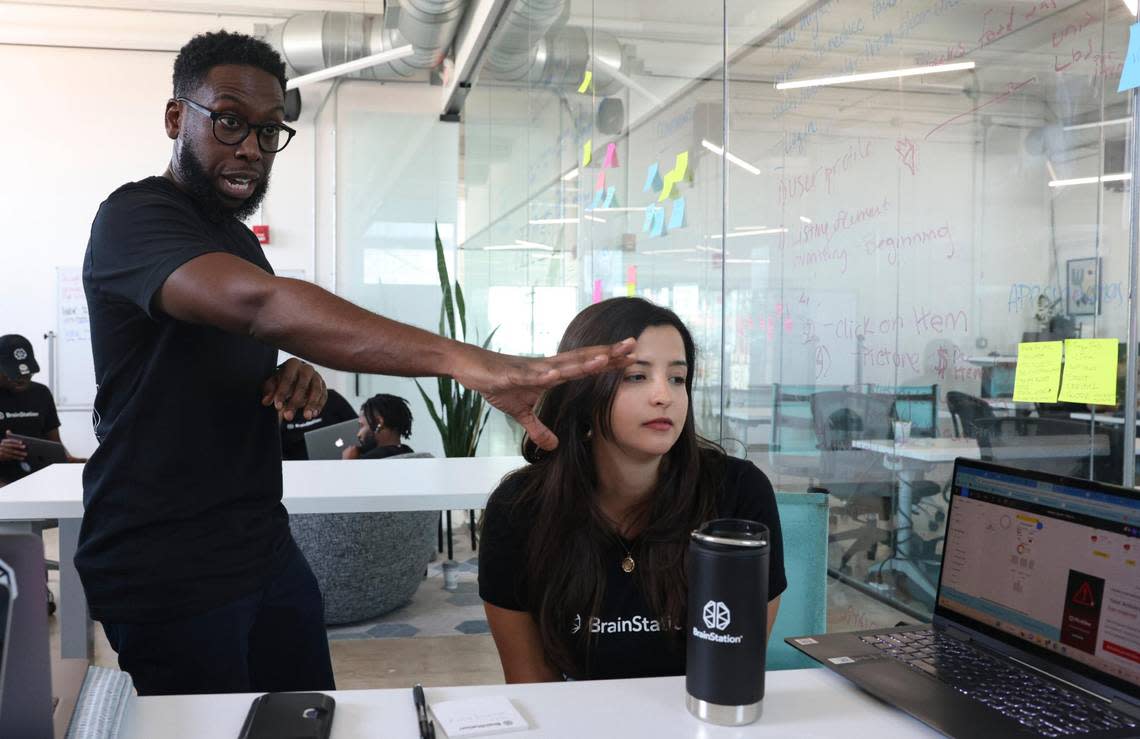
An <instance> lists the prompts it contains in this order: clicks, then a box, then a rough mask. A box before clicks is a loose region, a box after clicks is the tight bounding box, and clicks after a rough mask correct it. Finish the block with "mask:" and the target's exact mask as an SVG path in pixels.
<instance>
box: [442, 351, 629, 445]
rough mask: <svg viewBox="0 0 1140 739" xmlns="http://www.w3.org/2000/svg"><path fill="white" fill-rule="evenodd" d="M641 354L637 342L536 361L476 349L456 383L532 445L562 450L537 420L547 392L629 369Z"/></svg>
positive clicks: (457, 370)
mask: <svg viewBox="0 0 1140 739" xmlns="http://www.w3.org/2000/svg"><path fill="white" fill-rule="evenodd" d="M636 348H637V342H636V341H635V340H634V339H632V338H630V339H626V340H625V341H622V342H620V343H618V344H612V345H609V346H605V345H603V346H588V347H585V348H582V349H575V350H574V351H570V352H564V353H562V354H556V355H554V356H553V357H546V358H542V359H531V358H527V357H514V356H511V355H508V354H497V353H495V352H488V351H484V350H482V349H477V348H475V347H472V349H474V351H473V352H472V354H471V355H470V356H469V357H467V356H465V357H464V359H463V361H461V362H460V363H459V365H460V366H458V367H457V368H456V372H455V374H454V377H455V379H456V380H458V381H459V382H460V383H461V384H462V385H463V386H464V387H469V388H471V389H472V390H475V391H477V392H479V393H481V394H482V395H483V397H484V398H486V399H487V402H488V403H490V404H491V405H493V406H495V407H496V408H498V409H499V410H501V411H502V412H503V413H506V414H507V415H509V416H511V417H512V418H514V419H515V420H516V421H518V422H519V423H520V424H522V427H523V428H524V429H525V430H526V433H527V435H528V436H530V438H531V440H533V441H534V443H535V444H537V445H538V446H539V447H540V448H542V449H546V450H547V451H549V450H551V449H554V448H555V447H557V446H558V437H556V436H555V435H554V432H553V431H551V430H550V429H548V428H547V427H546V426H545V425H544V424H543V423H542V422H541V421H539V420H538V416H536V415H535V414H534V408H535V405H537V403H538V400H539V398H540V397H541V396H542V393H543V391H544V390H547V389H549V388H552V387H554V386H555V385H560V384H562V383H563V382H566V381H567V380H576V379H578V378H580V377H585V376H587V375H594V374H598V373H599V372H608V371H611V370H619V369H624V368H626V367H628V366H629V365H631V364H633V361H634V356H633V352H634V350H635V349H636Z"/></svg>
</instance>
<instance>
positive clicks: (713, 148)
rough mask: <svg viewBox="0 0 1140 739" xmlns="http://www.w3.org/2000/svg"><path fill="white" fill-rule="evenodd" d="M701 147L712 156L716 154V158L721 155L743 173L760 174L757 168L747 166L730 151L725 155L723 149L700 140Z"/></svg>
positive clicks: (746, 163)
mask: <svg viewBox="0 0 1140 739" xmlns="http://www.w3.org/2000/svg"><path fill="white" fill-rule="evenodd" d="M701 146H703V147H705V148H706V149H708V150H709V151H711V152H712V153H713V154H716V155H717V156H721V155H722V154H723V155H724V158H725V159H727V160H728V161H730V162H732V163H733V164H735V165H736V166H738V167H740V168H741V169H743V170H744V171H745V172H751V173H752V174H760V168H759V167H754V166H753V165H751V164H749V163H748V162H746V161H744V160H743V159H741V158H740V157H738V156H736V155H735V154H733V153H732V152H731V151H730V152H728V153H727V154H725V153H724V149H723V148H721V147H719V146H717V145H716V144H714V143H713V142H711V141H709V140H708V139H701Z"/></svg>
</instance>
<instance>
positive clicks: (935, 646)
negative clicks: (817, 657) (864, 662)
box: [860, 630, 1136, 737]
mask: <svg viewBox="0 0 1140 739" xmlns="http://www.w3.org/2000/svg"><path fill="white" fill-rule="evenodd" d="M860 638H861V639H862V640H863V641H864V642H866V643H867V644H870V645H872V646H874V647H877V648H878V649H881V650H882V651H883V652H884V653H885V654H887V655H889V656H891V657H894V658H895V659H897V660H900V661H902V662H905V663H906V664H908V665H910V666H911V667H913V668H914V669H916V670H921V671H922V672H925V673H927V674H928V675H930V676H932V677H934V678H936V679H938V680H940V681H942V682H944V683H946V684H947V685H949V686H950V687H952V688H954V689H955V690H957V691H958V692H959V693H962V694H964V695H966V696H968V697H970V698H973V699H974V700H976V701H978V702H979V703H982V704H984V705H986V706H988V707H989V708H992V709H994V710H995V711H998V712H1000V713H1002V714H1003V715H1005V716H1008V717H1009V718H1012V719H1014V720H1015V721H1018V722H1019V723H1021V724H1022V725H1023V726H1026V727H1028V728H1030V729H1032V730H1034V731H1036V732H1037V733H1039V734H1041V735H1042V736H1049V737H1058V736H1076V735H1080V734H1088V733H1090V732H1093V731H1105V730H1110V729H1124V728H1136V721H1135V720H1133V719H1132V718H1129V717H1128V716H1125V715H1124V714H1121V713H1118V712H1116V711H1112V710H1110V709H1107V708H1105V707H1104V706H1103V705H1102V704H1100V703H1099V702H1098V701H1096V700H1094V699H1090V698H1088V697H1086V696H1083V695H1081V694H1080V693H1079V692H1077V691H1073V690H1066V689H1065V688H1063V687H1061V686H1058V685H1056V684H1054V683H1052V682H1050V681H1048V680H1045V679H1043V678H1041V677H1038V676H1037V675H1035V674H1033V673H1032V672H1030V671H1029V670H1025V669H1021V668H1019V667H1016V666H1014V665H1012V664H1009V663H1007V662H1005V661H1004V660H997V659H994V658H992V657H989V656H988V655H986V654H985V653H984V652H982V651H981V650H979V649H975V648H973V647H971V646H969V645H967V644H964V643H962V642H959V641H957V640H956V639H951V638H950V637H948V636H945V635H943V634H939V633H937V632H935V631H933V630H925V631H902V632H897V633H893V634H872V635H868V636H863V637H860Z"/></svg>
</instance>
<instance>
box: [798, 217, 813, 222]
mask: <svg viewBox="0 0 1140 739" xmlns="http://www.w3.org/2000/svg"><path fill="white" fill-rule="evenodd" d="M800 220H801V221H803V222H804V223H811V219H810V218H808V217H807V216H800Z"/></svg>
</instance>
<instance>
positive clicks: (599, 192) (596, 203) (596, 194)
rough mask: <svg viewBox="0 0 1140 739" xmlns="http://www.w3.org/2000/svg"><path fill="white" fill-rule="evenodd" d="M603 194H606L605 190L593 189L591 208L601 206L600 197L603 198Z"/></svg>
mask: <svg viewBox="0 0 1140 739" xmlns="http://www.w3.org/2000/svg"><path fill="white" fill-rule="evenodd" d="M605 196H606V191H605V190H595V191H594V202H592V203H590V208H591V210H592V209H595V208H601V207H602V198H604V197H605Z"/></svg>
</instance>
